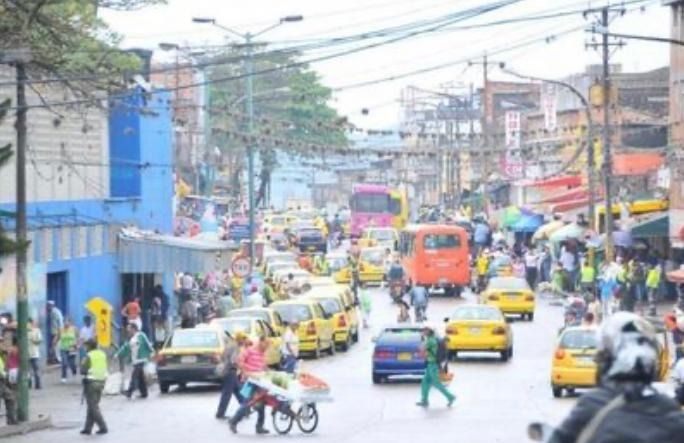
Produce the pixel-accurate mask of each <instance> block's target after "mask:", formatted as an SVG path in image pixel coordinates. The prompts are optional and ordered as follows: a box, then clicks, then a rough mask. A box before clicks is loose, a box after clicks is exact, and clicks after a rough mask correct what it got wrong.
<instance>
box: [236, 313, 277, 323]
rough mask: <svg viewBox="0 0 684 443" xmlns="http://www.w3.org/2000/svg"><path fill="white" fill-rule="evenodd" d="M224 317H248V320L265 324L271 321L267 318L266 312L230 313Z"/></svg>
mask: <svg viewBox="0 0 684 443" xmlns="http://www.w3.org/2000/svg"><path fill="white" fill-rule="evenodd" d="M226 317H229V318H230V317H249V318H258V319H259V320H263V321H265V322H266V323H268V322H269V321H271V319H270V318H269V316H268V312H264V311H247V312H240V311H231V312H229V313H228V315H227V316H226Z"/></svg>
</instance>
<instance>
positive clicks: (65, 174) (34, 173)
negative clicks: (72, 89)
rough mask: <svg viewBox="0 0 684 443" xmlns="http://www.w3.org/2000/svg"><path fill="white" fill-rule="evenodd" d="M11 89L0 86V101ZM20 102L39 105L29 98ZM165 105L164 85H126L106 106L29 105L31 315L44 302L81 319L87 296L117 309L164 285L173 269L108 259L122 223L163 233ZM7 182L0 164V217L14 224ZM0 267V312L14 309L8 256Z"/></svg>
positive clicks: (3, 131) (7, 125) (4, 134)
mask: <svg viewBox="0 0 684 443" xmlns="http://www.w3.org/2000/svg"><path fill="white" fill-rule="evenodd" d="M12 92H13V88H12V89H10V90H9V91H8V90H0V98H4V97H3V96H9V95H10V94H11V93H12ZM58 92H59V91H54V93H55V96H56V97H59V96H60V95H59V94H58ZM62 99H63V95H62ZM28 100H29V104H33V103H36V104H38V103H39V98H38V97H37V96H35V95H29V97H28ZM58 100H59V99H57V100H56V101H58ZM48 101H50V100H48ZM168 103H169V95H168V93H167V92H164V91H154V93H151V94H150V93H144V92H143V91H141V90H132V91H129V92H128V93H127V94H126V95H125V98H122V99H116V100H112V101H111V103H110V109H109V112H108V113H104V112H101V111H99V110H95V109H87V110H78V112H77V111H70V110H66V111H65V112H64V113H63V114H62V115H63V117H61V118H57V117H56V116H55V115H54V114H52V113H51V112H49V111H48V110H46V109H42V108H36V109H31V110H30V111H29V128H28V129H29V134H28V144H29V147H28V152H27V158H28V160H29V164H28V165H27V166H28V167H27V199H28V227H29V238H30V240H31V246H30V250H29V272H28V275H29V298H30V306H31V315H32V316H33V317H34V318H35V317H38V318H40V319H44V316H45V308H44V306H45V302H46V299H47V300H52V301H54V302H55V304H56V305H57V306H58V307H59V308H60V309H61V310H62V311H63V312H64V313H65V315H68V316H69V317H71V318H73V319H74V320H75V321H76V323H77V324H80V323H81V318H82V317H83V315H85V313H86V311H85V307H84V305H85V303H86V302H87V301H88V300H89V299H91V298H93V297H96V296H97V297H102V298H104V299H106V300H107V301H109V303H111V304H112V305H113V306H114V308H115V313H116V312H118V311H117V310H120V307H121V305H122V301H124V300H126V299H128V298H130V297H132V296H141V295H143V293H142V291H147V290H149V289H150V288H151V286H152V285H154V284H163V286H164V288H165V291H166V293H167V294H170V293H171V291H172V290H173V287H172V285H173V274H172V272H167V273H166V274H165V275H161V274H122V273H121V272H120V269H119V262H118V256H117V244H118V241H119V232H120V230H121V228H122V227H124V226H136V227H138V228H140V229H146V230H153V231H157V232H159V233H168V234H170V233H171V232H172V225H173V209H172V200H173V150H172V125H171V114H170V108H169V104H168ZM0 142H1V143H2V144H5V143H6V142H12V143H13V142H14V130H13V127H12V122H4V123H3V124H2V125H0ZM14 182H15V165H14V164H13V163H12V161H10V164H9V165H6V166H4V167H3V168H2V170H1V171H0V211H4V212H2V213H0V214H4V216H2V215H0V221H2V223H3V226H4V227H5V229H6V230H8V231H11V230H13V229H14V219H13V217H12V213H13V211H14V210H15V187H14ZM0 268H1V269H2V271H0V310H2V311H14V303H15V301H14V300H15V299H14V295H15V294H14V272H15V268H14V258H13V257H8V258H5V259H4V260H0ZM117 317H118V316H117Z"/></svg>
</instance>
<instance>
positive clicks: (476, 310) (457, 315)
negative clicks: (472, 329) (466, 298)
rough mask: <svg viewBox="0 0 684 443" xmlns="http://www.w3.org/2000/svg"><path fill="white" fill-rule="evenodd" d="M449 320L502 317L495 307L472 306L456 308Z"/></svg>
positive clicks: (495, 318) (497, 318) (496, 318)
mask: <svg viewBox="0 0 684 443" xmlns="http://www.w3.org/2000/svg"><path fill="white" fill-rule="evenodd" d="M451 320H503V317H502V316H501V313H500V312H499V311H497V310H496V309H490V308H486V307H481V306H472V307H462V308H458V309H456V310H455V311H454V313H453V315H452V316H451Z"/></svg>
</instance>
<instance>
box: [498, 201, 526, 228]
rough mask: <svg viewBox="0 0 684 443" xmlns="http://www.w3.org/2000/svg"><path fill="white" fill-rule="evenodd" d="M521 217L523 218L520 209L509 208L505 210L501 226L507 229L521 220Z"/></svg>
mask: <svg viewBox="0 0 684 443" xmlns="http://www.w3.org/2000/svg"><path fill="white" fill-rule="evenodd" d="M520 217H522V213H521V212H520V209H518V208H516V207H515V206H509V207H507V208H506V209H505V210H504V214H503V218H502V220H501V225H502V227H504V228H507V227H509V226H511V225H513V224H515V222H517V221H518V220H520Z"/></svg>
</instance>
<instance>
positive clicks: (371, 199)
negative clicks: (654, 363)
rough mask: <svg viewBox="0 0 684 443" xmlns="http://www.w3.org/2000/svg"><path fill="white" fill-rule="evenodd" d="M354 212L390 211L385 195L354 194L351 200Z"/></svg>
mask: <svg viewBox="0 0 684 443" xmlns="http://www.w3.org/2000/svg"><path fill="white" fill-rule="evenodd" d="M351 204H352V210H353V211H355V212H371V213H386V212H389V209H390V198H389V195H387V194H355V195H354V196H353V197H352V200H351Z"/></svg>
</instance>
